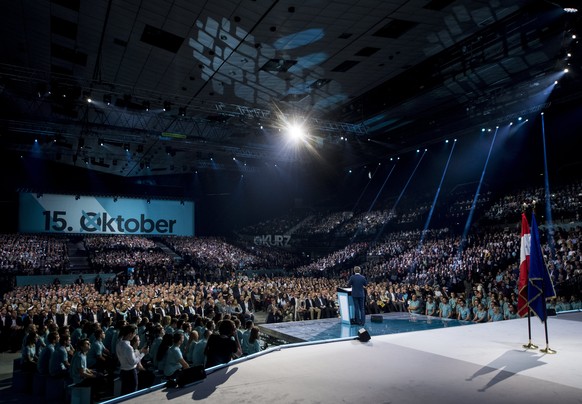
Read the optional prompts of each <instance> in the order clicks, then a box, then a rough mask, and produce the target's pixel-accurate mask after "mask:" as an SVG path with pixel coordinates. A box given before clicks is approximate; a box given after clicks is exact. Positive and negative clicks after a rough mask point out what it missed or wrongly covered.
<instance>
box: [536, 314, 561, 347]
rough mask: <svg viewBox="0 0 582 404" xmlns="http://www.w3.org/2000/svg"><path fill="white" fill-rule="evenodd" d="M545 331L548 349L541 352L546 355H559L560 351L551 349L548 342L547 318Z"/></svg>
mask: <svg viewBox="0 0 582 404" xmlns="http://www.w3.org/2000/svg"><path fill="white" fill-rule="evenodd" d="M544 329H545V331H546V347H545V348H542V349H540V352H542V353H545V354H555V353H558V351H556V350H554V349H552V348H550V344H549V342H548V318H547V317H546V321H544Z"/></svg>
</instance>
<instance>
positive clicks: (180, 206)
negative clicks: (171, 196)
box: [18, 193, 194, 236]
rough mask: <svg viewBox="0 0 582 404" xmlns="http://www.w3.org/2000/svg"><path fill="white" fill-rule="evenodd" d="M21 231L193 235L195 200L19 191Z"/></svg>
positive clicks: (19, 229) (19, 226) (19, 228)
mask: <svg viewBox="0 0 582 404" xmlns="http://www.w3.org/2000/svg"><path fill="white" fill-rule="evenodd" d="M19 199H20V203H19V220H18V231H19V232H20V233H61V234H63V233H82V234H140V235H163V236H168V235H178V236H193V235H194V202H192V201H171V200H157V199H147V200H146V199H133V198H113V197H96V196H95V197H94V196H74V195H55V194H33V193H21V194H20V198H19Z"/></svg>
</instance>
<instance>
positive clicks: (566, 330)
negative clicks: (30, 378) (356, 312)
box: [126, 313, 582, 404]
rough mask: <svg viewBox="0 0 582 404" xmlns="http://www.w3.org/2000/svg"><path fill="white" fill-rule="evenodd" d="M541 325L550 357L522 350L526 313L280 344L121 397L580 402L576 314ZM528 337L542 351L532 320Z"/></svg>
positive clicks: (580, 333)
mask: <svg viewBox="0 0 582 404" xmlns="http://www.w3.org/2000/svg"><path fill="white" fill-rule="evenodd" d="M548 330H549V341H550V344H549V345H550V347H551V348H553V349H555V350H557V353H556V354H555V355H546V354H543V353H541V352H540V351H539V349H538V350H526V349H524V348H523V347H522V345H523V344H525V343H527V342H528V333H527V319H518V320H511V321H502V322H497V323H487V324H478V325H473V326H464V327H453V328H444V329H436V330H428V331H419V332H409V333H402V334H392V335H382V336H373V337H372V339H371V340H370V341H368V342H366V343H363V342H360V341H358V340H349V341H340V342H327V343H321V344H314V345H309V346H300V347H297V346H292V347H279V349H273V350H272V351H265V353H263V354H262V355H261V356H258V357H255V358H252V359H249V360H243V361H237V362H232V363H231V364H230V366H228V367H225V368H222V369H219V370H217V371H215V372H214V373H212V374H210V375H208V377H207V378H206V379H205V380H204V381H203V382H201V383H198V384H195V385H192V386H188V387H185V388H182V389H165V388H163V389H158V390H157V391H152V392H150V393H148V394H146V395H140V396H138V397H134V398H131V399H129V400H127V401H126V402H129V403H140V404H149V403H152V404H153V403H156V404H158V403H160V402H167V401H170V402H173V403H189V402H192V401H196V402H219V403H237V404H243V403H253V404H257V403H271V402H275V403H277V404H284V403H415V404H418V403H422V402H426V403H447V404H451V403H471V404H474V403H539V402H556V403H557V402H559V403H560V404H563V403H581V402H582V313H572V314H565V315H560V316H558V317H550V318H549V322H548ZM532 342H533V343H535V344H537V345H539V346H540V348H544V347H545V336H544V327H543V324H542V323H541V322H540V321H539V319H537V318H532Z"/></svg>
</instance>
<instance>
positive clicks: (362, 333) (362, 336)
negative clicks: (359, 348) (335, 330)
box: [358, 328, 371, 342]
mask: <svg viewBox="0 0 582 404" xmlns="http://www.w3.org/2000/svg"><path fill="white" fill-rule="evenodd" d="M370 338H371V337H370V333H368V331H366V329H365V328H360V329H359V330H358V339H359V340H360V341H361V342H368V341H370Z"/></svg>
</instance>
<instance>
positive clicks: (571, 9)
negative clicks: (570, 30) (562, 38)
mask: <svg viewBox="0 0 582 404" xmlns="http://www.w3.org/2000/svg"><path fill="white" fill-rule="evenodd" d="M564 11H565V12H567V13H577V12H578V9H577V8H574V7H564ZM574 36H575V35H574Z"/></svg>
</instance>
